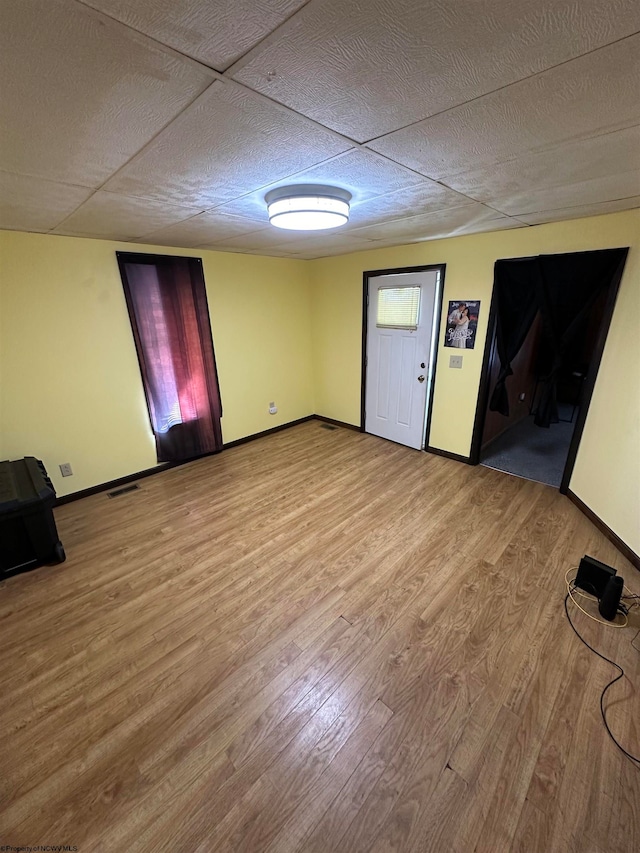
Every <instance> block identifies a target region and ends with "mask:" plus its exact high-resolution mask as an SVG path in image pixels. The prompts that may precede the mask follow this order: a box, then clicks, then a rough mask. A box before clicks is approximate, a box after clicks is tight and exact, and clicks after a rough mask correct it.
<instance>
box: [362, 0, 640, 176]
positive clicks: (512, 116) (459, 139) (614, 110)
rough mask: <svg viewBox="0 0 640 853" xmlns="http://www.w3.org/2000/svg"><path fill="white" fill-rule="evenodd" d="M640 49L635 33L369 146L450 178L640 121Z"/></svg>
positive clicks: (431, 173)
mask: <svg viewBox="0 0 640 853" xmlns="http://www.w3.org/2000/svg"><path fill="white" fill-rule="evenodd" d="M638 5H639V7H640V4H638ZM639 56H640V35H637V36H633V37H631V38H627V39H624V40H623V41H620V42H618V43H617V44H614V45H610V46H609V47H606V48H602V49H600V50H596V51H594V52H593V53H590V54H588V55H587V56H583V57H580V58H579V59H575V60H573V61H572V62H567V63H566V64H564V65H561V66H559V67H558V68H554V69H552V70H550V71H547V72H545V73H544V74H540V75H536V76H535V77H530V78H529V79H528V80H524V81H522V82H520V83H515V84H514V85H512V86H508V87H507V88H506V89H502V90H501V91H499V92H494V93H492V94H489V95H486V96H484V97H482V98H479V99H478V100H475V101H472V102H471V103H468V104H465V105H463V106H460V107H456V108H454V109H451V110H449V111H448V112H446V113H443V114H442V115H438V116H435V117H433V118H429V119H426V120H425V121H422V122H419V123H418V124H415V125H412V126H411V127H407V128H404V129H402V130H398V131H397V132H395V133H391V134H389V135H388V136H385V137H383V138H382V139H377V140H375V141H373V142H371V143H369V147H371V148H372V149H374V150H375V151H378V152H380V153H381V154H384V155H385V156H387V157H389V158H391V159H392V160H394V161H396V162H399V163H403V164H404V165H406V166H408V167H409V168H411V169H415V170H416V171H417V172H420V173H421V174H424V175H427V176H429V177H431V178H436V179H444V178H446V177H447V176H450V175H455V174H458V173H459V172H464V171H468V170H469V169H473V168H478V167H480V166H488V165H492V164H494V163H499V162H502V161H505V160H509V159H513V158H516V157H518V156H520V155H521V154H522V153H523V152H529V151H533V150H537V149H539V148H542V147H545V146H550V145H556V144H558V143H559V142H563V141H569V140H573V139H585V138H588V137H590V136H596V135H598V134H602V133H607V132H610V131H611V130H617V129H619V128H624V127H627V126H630V125H635V124H640V98H639V97H638V80H639V75H640V65H639V59H638V57H639ZM612 93H615V96H614V97H612Z"/></svg>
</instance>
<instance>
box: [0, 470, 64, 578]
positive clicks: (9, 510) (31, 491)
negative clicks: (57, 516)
mask: <svg viewBox="0 0 640 853" xmlns="http://www.w3.org/2000/svg"><path fill="white" fill-rule="evenodd" d="M55 500H56V492H55V489H54V488H53V484H52V482H51V480H50V479H49V477H48V476H47V472H46V470H45V467H44V465H43V464H42V462H40V461H39V460H38V459H35V458H34V457H33V456H27V457H25V458H24V459H18V460H17V461H15V462H0V580H2V578H4V577H6V576H7V575H12V574H15V573H17V572H22V571H26V570H27V569H32V568H35V567H36V566H39V565H42V563H61V562H63V560H64V559H65V554H64V548H63V547H62V542H60V540H59V538H58V531H57V529H56V523H55V520H54V518H53V506H54V504H55Z"/></svg>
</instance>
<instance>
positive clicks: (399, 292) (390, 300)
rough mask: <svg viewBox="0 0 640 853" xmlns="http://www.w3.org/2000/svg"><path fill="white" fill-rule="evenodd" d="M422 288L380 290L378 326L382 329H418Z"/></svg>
mask: <svg viewBox="0 0 640 853" xmlns="http://www.w3.org/2000/svg"><path fill="white" fill-rule="evenodd" d="M419 315H420V287H381V288H379V289H378V314H377V317H376V326H377V327H378V328H380V329H410V330H413V331H415V330H416V329H417V328H418V318H419Z"/></svg>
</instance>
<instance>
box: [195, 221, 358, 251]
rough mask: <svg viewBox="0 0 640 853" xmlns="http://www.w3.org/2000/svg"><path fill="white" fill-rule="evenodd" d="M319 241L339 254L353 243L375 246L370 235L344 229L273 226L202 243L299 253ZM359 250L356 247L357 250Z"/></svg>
mask: <svg viewBox="0 0 640 853" xmlns="http://www.w3.org/2000/svg"><path fill="white" fill-rule="evenodd" d="M319 244H322V245H324V246H331V248H332V251H334V252H335V254H340V252H341V251H350V249H349V248H345V247H351V246H354V245H356V246H359V247H363V246H365V245H367V246H371V243H369V242H368V240H367V238H366V237H351V236H350V235H349V234H345V233H344V231H341V232H336V231H325V232H324V233H323V234H319V233H316V234H309V233H308V232H306V233H305V232H301V231H299V232H295V231H285V230H283V229H279V228H273V227H271V226H269V227H268V228H265V229H264V230H262V231H256V232H254V233H253V234H244V235H242V236H238V237H232V238H230V239H228V240H217V241H214V240H211V241H210V242H209V241H208V242H206V243H202V244H201V246H209V247H211V248H212V249H217V248H225V249H230V250H233V251H238V252H243V251H248V252H263V253H264V254H267V255H268V254H270V252H271V251H272V250H273V251H275V252H277V253H278V254H280V253H282V252H287V253H288V254H290V255H292V256H293V255H298V254H299V253H301V252H304V251H306V250H307V249H313V248H315V247H316V246H318V245H319ZM354 251H355V250H354Z"/></svg>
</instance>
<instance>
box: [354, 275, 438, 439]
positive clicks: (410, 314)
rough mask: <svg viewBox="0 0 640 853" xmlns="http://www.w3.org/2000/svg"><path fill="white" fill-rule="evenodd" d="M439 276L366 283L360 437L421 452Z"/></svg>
mask: <svg viewBox="0 0 640 853" xmlns="http://www.w3.org/2000/svg"><path fill="white" fill-rule="evenodd" d="M439 275H440V273H439V271H438V270H424V271H421V272H415V273H413V272H409V273H398V274H392V275H379V276H371V277H370V278H369V292H368V308H367V353H366V356H367V361H366V393H365V431H366V432H370V433H373V435H379V436H380V437H381V438H387V439H390V440H391V441H397V442H398V443H399V444H405V445H406V446H407V447H414V448H416V450H421V449H422V448H423V447H424V439H425V436H424V431H425V419H426V414H427V400H428V399H429V396H430V395H429V389H430V386H431V381H432V376H431V373H432V361H433V353H434V351H435V343H436V341H435V322H434V321H435V319H436V318H435V305H436V295H437V290H438V284H439Z"/></svg>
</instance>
